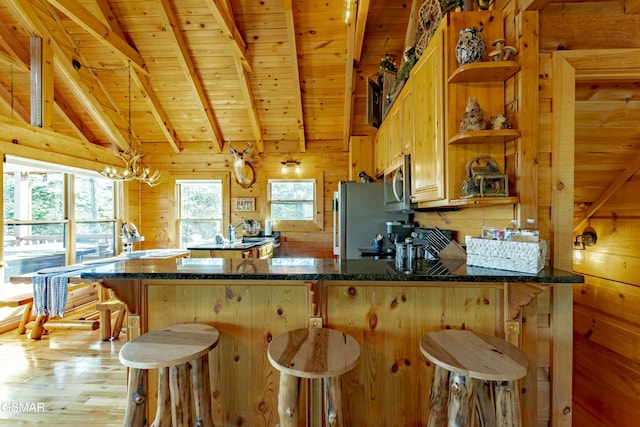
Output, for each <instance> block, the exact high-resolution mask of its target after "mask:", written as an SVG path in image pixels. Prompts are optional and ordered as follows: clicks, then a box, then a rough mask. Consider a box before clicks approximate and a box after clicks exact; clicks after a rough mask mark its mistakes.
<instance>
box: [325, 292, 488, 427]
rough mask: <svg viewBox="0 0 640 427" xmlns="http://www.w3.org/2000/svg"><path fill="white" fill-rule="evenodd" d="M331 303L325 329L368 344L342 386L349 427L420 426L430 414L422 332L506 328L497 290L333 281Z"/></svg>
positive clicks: (428, 371)
mask: <svg viewBox="0 0 640 427" xmlns="http://www.w3.org/2000/svg"><path fill="white" fill-rule="evenodd" d="M398 285H400V284H398ZM326 298H327V299H328V300H329V301H331V304H330V305H329V306H328V307H327V312H326V321H327V324H326V326H327V327H331V328H334V329H337V330H340V331H343V332H346V333H348V334H350V335H352V336H354V337H355V338H356V340H358V341H359V342H361V343H362V344H363V347H362V353H361V357H360V362H359V364H358V366H357V367H356V369H355V370H354V371H352V372H351V373H349V374H347V375H346V379H345V381H344V382H343V396H344V397H345V399H344V400H345V401H348V408H344V410H345V423H346V424H347V425H354V426H355V425H384V426H389V427H391V426H403V427H404V426H408V425H421V424H422V423H423V422H424V421H425V420H426V419H427V414H428V412H429V404H428V402H429V392H430V389H431V375H432V369H433V368H432V366H431V364H430V363H428V362H426V361H425V360H424V359H423V358H422V356H421V353H420V350H419V340H420V338H421V337H422V335H424V334H425V333H427V332H428V331H430V330H439V329H444V328H448V327H451V328H458V329H461V328H465V329H469V330H473V331H476V332H480V333H486V334H491V335H493V334H494V333H495V331H496V329H497V328H498V323H500V321H499V319H498V316H499V313H498V310H497V307H498V306H499V305H500V301H499V299H500V296H499V292H497V291H496V289H494V288H492V287H486V288H432V287H429V288H420V287H407V286H401V285H400V286H393V285H391V284H390V285H388V286H384V287H381V286H376V287H367V286H359V285H357V284H354V283H353V282H351V283H340V282H332V283H330V284H329V285H328V286H327V290H326ZM461 307H464V309H463V310H460V308H461ZM401 337H402V339H401ZM416 390H417V391H418V393H416Z"/></svg>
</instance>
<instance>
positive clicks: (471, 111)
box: [460, 98, 487, 132]
mask: <svg viewBox="0 0 640 427" xmlns="http://www.w3.org/2000/svg"><path fill="white" fill-rule="evenodd" d="M486 128H487V123H486V122H485V121H484V113H483V112H482V109H481V108H480V104H478V100H477V99H476V98H469V100H468V101H467V107H466V108H465V110H464V114H463V115H462V122H460V132H469V131H472V130H484V129H486Z"/></svg>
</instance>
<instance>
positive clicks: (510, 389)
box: [495, 381, 522, 427]
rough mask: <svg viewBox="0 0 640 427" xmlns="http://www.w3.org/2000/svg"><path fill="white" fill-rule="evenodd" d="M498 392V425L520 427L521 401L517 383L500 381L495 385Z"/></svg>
mask: <svg viewBox="0 0 640 427" xmlns="http://www.w3.org/2000/svg"><path fill="white" fill-rule="evenodd" d="M495 392H496V425H498V426H500V427H503V426H504V427H520V426H521V425H522V418H521V417H520V399H519V398H518V387H517V385H516V383H515V381H499V382H496V383H495Z"/></svg>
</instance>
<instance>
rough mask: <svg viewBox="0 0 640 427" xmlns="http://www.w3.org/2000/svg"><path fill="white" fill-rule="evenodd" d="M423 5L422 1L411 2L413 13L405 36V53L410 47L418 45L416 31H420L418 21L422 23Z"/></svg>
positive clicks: (410, 14)
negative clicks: (421, 10)
mask: <svg viewBox="0 0 640 427" xmlns="http://www.w3.org/2000/svg"><path fill="white" fill-rule="evenodd" d="M422 3H423V2H422V0H412V1H411V12H410V13H409V21H408V23H407V32H406V33H405V35H404V46H403V47H402V51H403V52H404V50H405V49H406V48H407V47H408V46H415V44H416V30H417V29H418V21H420V7H421V6H422Z"/></svg>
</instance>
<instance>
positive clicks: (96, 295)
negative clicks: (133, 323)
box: [0, 276, 126, 340]
mask: <svg viewBox="0 0 640 427" xmlns="http://www.w3.org/2000/svg"><path fill="white" fill-rule="evenodd" d="M11 283H12V286H11V285H8V284H7V285H5V286H4V287H3V293H2V294H0V307H21V306H24V311H23V313H22V317H21V319H20V323H19V324H18V329H17V332H18V334H24V333H26V331H27V329H30V330H31V335H30V338H31V339H36V340H39V339H41V338H42V335H44V334H45V333H46V332H47V331H49V330H55V329H83V330H97V329H98V328H100V325H103V328H104V331H103V332H102V335H101V336H104V334H106V333H108V334H109V337H107V338H103V339H110V338H112V333H111V312H112V311H118V310H115V308H116V307H115V305H114V304H107V305H106V306H104V307H102V310H101V309H98V308H97V307H96V308H95V309H94V310H93V311H94V312H95V313H96V315H95V316H91V315H86V316H82V317H78V318H76V319H70V318H67V319H65V318H61V319H50V318H49V316H45V315H39V316H36V318H35V320H34V321H31V316H32V310H33V285H32V283H31V276H18V277H12V278H11ZM89 286H93V287H95V288H96V292H91V293H89V294H88V295H87V296H86V297H82V298H79V299H78V301H76V302H75V303H74V302H71V303H68V304H67V309H68V310H75V309H77V308H80V307H83V306H86V305H87V304H93V301H95V300H96V299H97V300H98V303H97V304H100V303H101V301H103V300H104V299H106V298H105V297H104V295H107V293H106V290H104V289H103V288H102V286H101V284H100V283H99V282H85V281H82V280H81V279H80V278H79V277H70V278H69V287H68V289H67V292H68V300H73V295H74V293H80V292H82V289H83V288H86V287H89ZM109 302H114V303H115V301H109ZM97 304H96V306H97ZM120 304H122V303H120ZM69 305H71V307H69ZM125 312H126V310H125V309H122V310H119V315H118V319H120V316H123V318H122V319H120V322H122V321H123V320H124V315H125ZM120 313H121V314H120ZM118 319H117V320H118ZM106 324H108V325H109V326H108V329H107V326H106ZM117 326H118V325H117V321H116V327H117ZM121 328H122V323H120V326H119V327H118V328H115V327H114V334H113V335H115V332H116V331H117V330H119V329H121ZM118 335H119V332H118ZM118 335H115V336H114V337H113V338H117V337H118Z"/></svg>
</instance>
